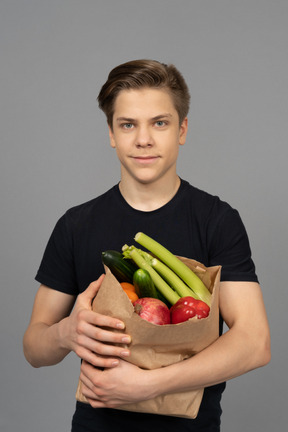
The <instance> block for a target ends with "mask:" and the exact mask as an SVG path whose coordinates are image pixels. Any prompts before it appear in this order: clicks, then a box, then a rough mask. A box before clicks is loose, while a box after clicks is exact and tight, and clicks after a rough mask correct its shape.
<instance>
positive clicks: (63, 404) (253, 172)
mask: <svg viewBox="0 0 288 432" xmlns="http://www.w3.org/2000/svg"><path fill="white" fill-rule="evenodd" d="M287 19H288V2H287V0H283V1H279V0H278V1H275V0H274V1H265V0H263V1H261V0H249V1H248V0H242V1H240V0H239V1H233V0H232V1H231V0H230V1H229V0H227V1H224V0H220V1H217V0H210V1H207V0H202V1H200V0H199V1H193V0H192V1H191V0H189V1H188V0H186V1H185V0H178V1H177V2H176V1H169V0H166V1H164V0H163V1H161V0H153V1H151V0H145V1H143V2H140V1H132V0H131V1H129V0H122V1H119V2H116V1H109V0H105V1H96V0H94V1H92V0H90V1H88V0H82V1H75V0H70V1H68V0H60V1H59V0H57V1H56V0H49V1H44V0H26V1H25V0H22V1H21V0H18V1H17V0H1V2H0V47H1V90H0V91H1V95H0V103H1V112H0V113H1V115H0V122H1V132H0V134H1V135H0V136H1V167H0V187H1V224H0V230H1V243H0V244H1V260H0V266H1V302H0V308H1V313H0V320H1V323H0V325H1V341H0V346H1V369H0V376H1V402H0V410H1V414H0V429H1V431H5V432H15V431H18V430H21V431H22V432H40V431H41V432H51V431H68V430H70V419H71V416H72V413H73V409H74V394H75V390H76V384H77V379H78V372H79V361H78V359H77V358H76V356H75V355H73V354H71V355H69V356H68V357H67V358H66V360H65V361H64V362H63V363H62V364H60V365H57V366H53V367H50V368H42V369H37V370H36V369H33V368H32V367H31V366H30V365H28V363H26V361H25V359H24V356H23V354H22V336H23V333H24V330H25V328H26V326H27V324H28V321H29V317H30V312H31V308H32V301H33V298H34V294H35V292H36V290H37V288H38V284H37V283H36V282H35V281H34V275H35V272H36V270H37V268H38V265H39V262H40V259H41V257H42V253H43V250H44V247H45V245H46V242H47V240H48V237H49V235H50V233H51V230H52V228H53V227H54V224H55V223H56V220H57V219H58V218H59V217H60V216H61V215H62V213H63V212H64V211H65V210H66V209H67V208H69V207H71V206H73V205H76V204H79V203H81V202H84V201H86V200H89V199H91V198H93V197H94V196H96V195H98V194H100V193H102V192H104V191H105V190H107V189H108V188H109V187H111V186H112V185H114V183H115V182H117V181H118V179H119V166H118V161H117V159H116V156H115V153H114V151H113V150H112V149H111V148H110V147H109V143H108V135H107V127H106V124H105V119H104V116H103V114H102V112H100V111H99V109H98V107H97V103H96V97H97V94H98V91H99V89H100V86H101V84H102V83H103V82H104V81H105V79H106V77H107V73H108V71H110V69H111V68H112V67H114V66H115V65H117V64H119V63H122V62H124V61H127V60H131V59H134V58H143V57H147V58H155V59H158V60H160V61H164V62H168V63H169V62H172V63H175V64H176V65H177V66H178V68H179V69H180V70H181V71H182V73H183V74H184V76H185V78H186V80H187V82H188V85H189V87H190V89H191V94H192V103H191V111H190V115H189V122H190V132H189V136H188V140H187V143H186V145H185V146H184V147H183V148H181V154H180V159H179V166H178V172H179V174H180V175H181V176H182V177H184V178H186V179H187V180H189V181H190V182H191V183H192V184H194V185H196V186H197V187H200V188H202V189H205V190H208V191H209V192H211V193H213V194H217V195H220V197H221V198H222V199H224V200H227V201H228V202H230V204H231V205H232V206H234V207H236V208H237V209H238V210H239V211H240V214H241V216H242V219H243V220H244V223H245V225H246V227H247V230H248V233H249V236H250V242H251V247H252V250H253V257H254V261H255V263H256V266H257V271H258V274H259V277H260V280H261V284H262V288H263V293H264V299H265V303H266V306H267V312H268V316H269V321H270V325H271V332H272V355H273V358H272V361H271V363H270V364H269V366H267V367H266V368H264V369H258V370H256V371H253V372H251V373H249V374H247V375H245V376H243V377H240V378H237V379H235V380H233V381H230V382H229V383H228V388H227V391H226V393H225V396H224V398H223V409H224V416H223V429H222V430H223V432H231V431H233V432H240V431H243V430H244V431H251V432H257V431H261V432H264V431H265V432H266V431H267V432H268V431H271V430H276V431H279V430H285V429H286V427H285V426H286V421H285V420H286V419H285V418H284V415H285V414H286V412H287V408H288V407H287V384H288V382H287V360H288V358H287V338H286V335H287V321H288V320H287V315H288V313H287V277H285V272H286V271H287V240H288V239H287V138H288V131H287V123H288V122H287V119H288V112H287V111H288V110H287V76H288V57H287V54H288V52H287V47H288V31H287ZM247 325H248V326H249V322H247Z"/></svg>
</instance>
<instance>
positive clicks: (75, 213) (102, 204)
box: [64, 186, 116, 221]
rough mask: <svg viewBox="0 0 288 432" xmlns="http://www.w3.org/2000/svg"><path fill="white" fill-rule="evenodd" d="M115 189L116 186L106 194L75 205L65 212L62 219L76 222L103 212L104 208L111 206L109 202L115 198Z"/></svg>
mask: <svg viewBox="0 0 288 432" xmlns="http://www.w3.org/2000/svg"><path fill="white" fill-rule="evenodd" d="M115 189H116V186H113V187H112V188H110V189H108V190H107V191H106V192H103V193H102V194H100V195H98V196H97V197H94V198H92V199H90V200H88V201H85V202H83V203H81V204H77V205H75V206H73V207H70V208H69V209H68V210H67V211H66V212H65V215H64V217H66V218H68V219H71V220H74V221H77V220H79V219H83V218H84V219H85V218H89V217H90V216H92V217H93V215H94V214H95V213H98V212H99V210H100V209H101V212H103V211H104V210H105V208H107V207H109V208H110V205H111V201H112V200H113V199H114V197H115Z"/></svg>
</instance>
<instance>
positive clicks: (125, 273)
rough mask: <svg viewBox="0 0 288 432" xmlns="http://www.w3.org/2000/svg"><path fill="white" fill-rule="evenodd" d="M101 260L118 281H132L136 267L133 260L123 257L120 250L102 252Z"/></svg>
mask: <svg viewBox="0 0 288 432" xmlns="http://www.w3.org/2000/svg"><path fill="white" fill-rule="evenodd" d="M102 262H103V264H105V265H106V266H107V267H108V268H109V269H110V270H111V273H112V274H113V275H114V276H115V277H116V279H117V280H118V282H129V283H133V274H134V272H135V271H136V270H137V268H138V267H137V266H136V265H135V264H134V263H133V261H131V260H127V259H125V258H124V257H123V254H122V253H121V252H118V251H114V250H107V251H105V252H102Z"/></svg>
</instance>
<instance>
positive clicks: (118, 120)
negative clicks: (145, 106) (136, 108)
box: [116, 113, 172, 123]
mask: <svg viewBox="0 0 288 432" xmlns="http://www.w3.org/2000/svg"><path fill="white" fill-rule="evenodd" d="M167 117H169V118H171V117H172V114H170V113H163V114H159V115H157V116H155V117H152V118H151V120H152V121H157V120H160V119H163V118H167ZM116 121H117V122H119V123H120V122H126V123H133V122H135V121H136V119H134V118H132V117H117V118H116Z"/></svg>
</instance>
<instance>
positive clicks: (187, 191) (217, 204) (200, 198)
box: [182, 180, 231, 211]
mask: <svg viewBox="0 0 288 432" xmlns="http://www.w3.org/2000/svg"><path fill="white" fill-rule="evenodd" d="M182 184H183V192H184V195H185V199H186V200H187V201H188V202H189V203H190V205H191V206H193V208H195V209H199V210H200V209H202V210H204V211H212V210H213V209H214V210H216V211H225V210H228V209H231V206H230V204H228V203H227V202H226V201H224V200H223V199H221V198H220V197H219V195H215V194H212V193H210V192H208V191H206V190H204V189H201V188H199V187H197V186H194V185H191V184H190V183H189V182H188V181H185V180H182Z"/></svg>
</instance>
